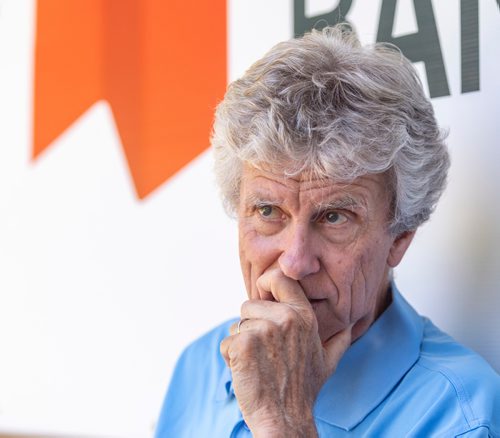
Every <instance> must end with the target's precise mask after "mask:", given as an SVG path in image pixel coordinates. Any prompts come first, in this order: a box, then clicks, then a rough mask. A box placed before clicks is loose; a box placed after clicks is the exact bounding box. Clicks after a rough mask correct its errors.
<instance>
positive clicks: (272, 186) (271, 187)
mask: <svg viewBox="0 0 500 438" xmlns="http://www.w3.org/2000/svg"><path fill="white" fill-rule="evenodd" d="M242 182H243V183H244V185H245V186H246V188H248V189H250V190H251V191H252V192H262V191H264V192H269V191H271V192H274V191H279V190H292V191H297V192H303V191H313V190H314V191H316V192H339V193H341V192H344V193H351V192H354V193H355V192H358V191H360V192H363V191H366V190H369V191H373V190H377V191H378V190H380V189H385V183H386V179H385V177H384V176H383V175H382V174H366V175H362V176H360V177H357V178H355V179H353V180H352V181H345V180H336V179H333V178H326V177H321V176H318V175H317V173H314V172H312V171H309V170H306V171H303V172H300V173H298V174H294V175H290V174H288V173H287V169H286V168H276V167H270V166H269V165H266V166H262V167H261V166H259V167H256V166H251V165H249V164H246V165H245V166H244V168H243V174H242Z"/></svg>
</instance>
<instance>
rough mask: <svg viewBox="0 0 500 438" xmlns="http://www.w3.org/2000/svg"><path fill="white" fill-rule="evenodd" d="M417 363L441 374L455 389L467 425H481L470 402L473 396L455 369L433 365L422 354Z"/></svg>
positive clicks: (472, 426) (474, 426)
mask: <svg viewBox="0 0 500 438" xmlns="http://www.w3.org/2000/svg"><path fill="white" fill-rule="evenodd" d="M415 365H419V366H421V367H422V368H425V369H426V370H428V371H432V372H434V373H439V374H441V375H442V376H443V377H444V378H445V380H447V381H448V383H449V384H450V385H451V386H452V387H453V389H454V390H455V393H456V395H457V399H458V402H459V405H460V408H461V410H462V414H463V416H464V419H465V421H466V422H467V425H468V426H469V427H471V428H476V427H478V426H479V425H478V424H477V423H478V420H479V419H478V418H477V417H476V415H475V414H474V410H473V409H472V406H471V404H470V399H471V397H470V395H469V393H468V392H467V390H466V389H465V385H464V384H463V382H462V379H461V378H460V377H459V376H458V375H457V374H455V372H454V371H453V370H451V369H450V368H448V367H445V366H439V367H436V366H433V365H434V364H432V363H431V362H429V361H427V360H426V359H425V358H423V357H422V356H420V359H419V360H418V361H417V363H416V364H415Z"/></svg>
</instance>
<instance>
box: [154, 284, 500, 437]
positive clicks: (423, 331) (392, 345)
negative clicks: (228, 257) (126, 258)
mask: <svg viewBox="0 0 500 438" xmlns="http://www.w3.org/2000/svg"><path fill="white" fill-rule="evenodd" d="M233 322H234V321H228V322H226V323H224V324H222V325H221V326H219V327H217V328H215V329H214V330H212V331H211V332H209V333H207V334H206V335H205V336H203V337H202V338H200V339H198V340H197V341H195V342H194V343H193V344H191V345H190V346H189V347H188V348H187V349H186V350H185V351H184V353H183V354H182V356H181V357H180V359H179V361H178V363H177V366H176V368H175V371H174V374H173V377H172V380H171V383H170V387H169V389H168V392H167V396H166V399H165V402H164V405H163V408H162V412H161V415H160V418H159V421H158V425H157V430H156V438H169V437H216V438H218V437H251V436H252V434H251V432H250V431H249V429H248V427H247V426H246V424H245V422H244V421H243V418H242V415H241V412H240V410H239V408H238V403H237V401H236V398H235V396H234V391H233V388H232V380H231V372H230V370H229V369H228V368H227V366H226V365H225V363H224V360H223V359H222V357H221V355H220V353H219V344H220V342H221V341H222V339H224V338H225V337H226V336H227V335H228V333H229V326H230V325H231V323H233ZM314 418H315V422H316V427H317V430H318V434H319V436H320V437H397V438H400V437H426V438H427V437H467V438H478V437H500V376H499V375H498V374H496V373H495V371H493V369H492V368H491V367H490V366H489V365H488V364H487V363H486V362H485V361H484V360H483V359H482V358H481V357H480V356H478V355H477V354H475V353H474V352H472V351H470V350H468V349H467V348H465V347H463V346H462V345H460V344H458V343H457V342H455V341H454V340H453V339H452V338H450V337H449V336H448V335H446V334H444V333H443V332H441V331H440V330H439V329H437V328H436V327H435V326H434V325H433V324H432V323H431V322H430V321H429V320H428V319H426V318H422V317H421V316H419V315H418V314H417V313H416V312H415V310H414V309H413V308H412V307H411V306H410V305H409V304H408V303H407V302H406V301H405V300H404V298H403V297H402V296H401V295H400V294H399V292H398V291H397V289H396V288H395V287H394V286H393V301H392V304H391V305H390V306H389V307H388V308H387V309H386V311H385V312H384V313H383V314H382V315H381V316H380V318H378V319H377V320H376V321H375V322H374V323H373V324H372V326H371V327H370V328H369V329H368V331H367V332H366V333H365V334H364V335H363V336H362V337H361V338H359V339H358V340H357V341H356V342H355V343H354V344H353V345H352V346H351V347H350V348H349V349H348V350H347V352H346V353H345V354H344V356H343V357H342V359H341V361H340V363H339V365H338V367H337V370H336V371H335V373H334V374H332V375H331V376H330V378H329V379H328V380H327V382H326V383H325V384H324V386H323V388H322V389H321V391H320V393H319V395H318V398H317V400H316V404H315V406H314Z"/></svg>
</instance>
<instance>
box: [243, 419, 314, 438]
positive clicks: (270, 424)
mask: <svg viewBox="0 0 500 438" xmlns="http://www.w3.org/2000/svg"><path fill="white" fill-rule="evenodd" d="M248 426H249V428H250V430H251V431H252V434H253V436H254V437H255V438H316V437H317V436H318V433H317V430H316V424H315V423H314V418H313V416H312V414H311V415H304V414H302V415H298V416H297V417H295V416H294V417H293V418H291V417H290V416H285V417H281V418H279V419H277V418H274V419H272V420H267V421H266V420H261V421H259V420H256V421H254V422H253V423H252V424H251V425H250V424H248Z"/></svg>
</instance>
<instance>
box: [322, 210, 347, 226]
mask: <svg viewBox="0 0 500 438" xmlns="http://www.w3.org/2000/svg"><path fill="white" fill-rule="evenodd" d="M324 218H325V221H326V222H328V223H329V224H333V225H341V224H343V223H344V222H345V221H347V217H346V216H345V215H343V214H342V213H339V212H338V211H328V212H327V213H326V214H325V216H324Z"/></svg>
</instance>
